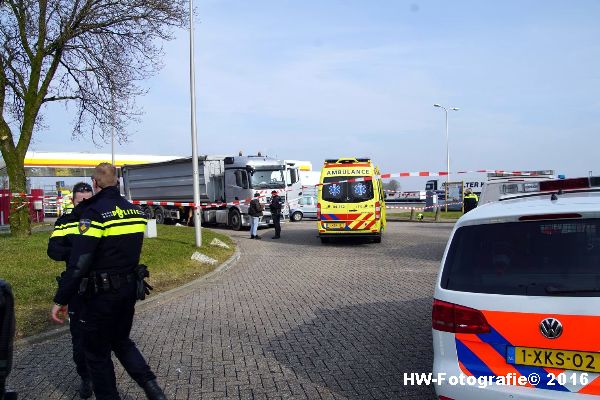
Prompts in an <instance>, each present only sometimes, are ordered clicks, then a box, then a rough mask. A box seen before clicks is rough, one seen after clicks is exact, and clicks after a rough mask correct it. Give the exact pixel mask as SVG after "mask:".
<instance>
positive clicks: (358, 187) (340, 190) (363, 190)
mask: <svg viewBox="0 0 600 400" xmlns="http://www.w3.org/2000/svg"><path fill="white" fill-rule="evenodd" d="M356 178H360V177H357V176H335V177H333V176H332V177H328V178H325V179H324V180H323V183H329V182H339V181H345V180H348V179H356ZM372 198H373V181H364V182H341V183H331V184H329V185H325V186H323V200H325V201H330V202H332V203H360V202H362V201H367V200H371V199H372Z"/></svg>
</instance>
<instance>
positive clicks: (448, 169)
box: [433, 104, 459, 212]
mask: <svg viewBox="0 0 600 400" xmlns="http://www.w3.org/2000/svg"><path fill="white" fill-rule="evenodd" d="M433 106H434V107H438V108H441V109H443V110H444V112H445V113H446V190H445V193H446V197H445V199H444V204H445V209H446V212H448V194H449V193H450V139H449V136H448V109H447V108H446V107H444V106H441V105H439V104H434V105H433ZM458 110H459V109H458V108H456V107H452V108H451V109H450V111H458Z"/></svg>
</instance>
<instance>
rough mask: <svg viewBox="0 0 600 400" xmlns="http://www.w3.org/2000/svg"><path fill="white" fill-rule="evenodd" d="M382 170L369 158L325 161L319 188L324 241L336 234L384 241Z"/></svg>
mask: <svg viewBox="0 0 600 400" xmlns="http://www.w3.org/2000/svg"><path fill="white" fill-rule="evenodd" d="M379 175H380V172H379V169H378V168H377V167H376V166H374V165H373V163H372V162H371V159H370V158H338V159H330V160H325V163H324V165H323V170H322V171H321V179H320V183H319V187H318V191H317V220H318V222H317V224H318V230H319V237H320V238H321V242H323V243H326V242H328V241H329V239H331V238H335V237H350V236H351V237H369V238H372V239H373V241H375V242H376V243H381V238H382V235H383V233H384V231H385V225H386V221H385V198H384V191H383V184H382V182H381V179H379V178H377V176H379Z"/></svg>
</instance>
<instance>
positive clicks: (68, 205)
mask: <svg viewBox="0 0 600 400" xmlns="http://www.w3.org/2000/svg"><path fill="white" fill-rule="evenodd" d="M61 194H62V213H63V214H70V213H71V211H73V208H75V206H74V205H73V194H72V193H71V191H69V190H62V191H61Z"/></svg>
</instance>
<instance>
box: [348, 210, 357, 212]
mask: <svg viewBox="0 0 600 400" xmlns="http://www.w3.org/2000/svg"><path fill="white" fill-rule="evenodd" d="M349 211H350V212H357V211H358V210H349Z"/></svg>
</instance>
